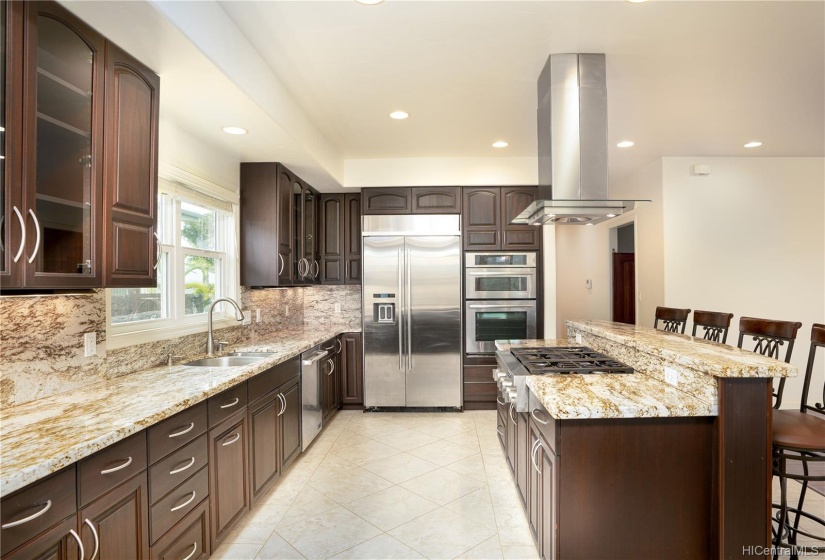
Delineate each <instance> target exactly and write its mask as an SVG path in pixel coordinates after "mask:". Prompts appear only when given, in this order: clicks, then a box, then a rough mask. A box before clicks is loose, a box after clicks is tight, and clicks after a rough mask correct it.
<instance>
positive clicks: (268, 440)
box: [249, 391, 283, 505]
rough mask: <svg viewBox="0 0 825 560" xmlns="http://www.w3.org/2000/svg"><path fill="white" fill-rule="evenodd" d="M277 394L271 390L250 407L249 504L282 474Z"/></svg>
mask: <svg viewBox="0 0 825 560" xmlns="http://www.w3.org/2000/svg"><path fill="white" fill-rule="evenodd" d="M278 395H279V393H278V392H277V391H272V392H271V393H269V394H267V395H265V396H264V397H262V398H261V399H258V400H257V401H255V402H254V403H253V404H252V405H250V407H249V490H250V493H251V495H250V503H251V504H252V505H254V504H255V503H257V501H258V500H259V499H260V498H261V496H262V495H263V494H264V492H265V491H266V490H267V489H268V488H269V486H270V484H271V483H272V482H274V481H275V480H277V479H278V478H279V477H280V476H281V462H280V457H279V456H278V453H279V451H280V448H281V430H280V419H279V415H280V414H281V412H282V410H283V402H282V401H281V399H280V398H279V396H278Z"/></svg>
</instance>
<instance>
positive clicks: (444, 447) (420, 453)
mask: <svg viewBox="0 0 825 560" xmlns="http://www.w3.org/2000/svg"><path fill="white" fill-rule="evenodd" d="M410 453H411V454H412V455H415V456H416V457H420V458H421V459H424V460H425V461H429V462H431V463H435V464H436V465H441V466H442V467H443V466H444V465H449V464H450V463H455V462H456V461H460V460H461V459H465V458H467V457H469V456H471V455H475V454H476V453H478V450H475V449H470V448H468V447H465V446H463V445H459V444H457V443H452V442H449V441H436V442H435V443H431V444H429V445H425V446H424V447H419V448H417V449H413V450H412V451H410Z"/></svg>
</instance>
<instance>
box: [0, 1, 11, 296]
mask: <svg viewBox="0 0 825 560" xmlns="http://www.w3.org/2000/svg"><path fill="white" fill-rule="evenodd" d="M8 8H9V5H8V4H7V3H6V2H0V49H2V52H0V172H1V173H0V174H1V175H2V177H3V182H2V185H0V216H2V219H3V224H2V227H0V275H2V276H3V277H2V278H0V282H2V283H4V284H5V282H4V280H6V277H7V276H8V274H9V273H10V271H9V268H10V267H9V259H8V258H7V254H6V245H8V243H9V241H10V240H9V235H8V229H9V223H8V221H7V218H8V216H7V215H6V212H7V211H8V210H9V208H8V206H9V205H8V201H7V200H6V197H7V195H8V189H7V183H9V182H10V181H9V178H8V177H7V176H6V114H7V112H8V111H7V108H6V103H7V101H8V96H7V95H6V83H7V80H6V69H7V64H6V56H7V54H8V47H7V45H6V42H7V40H8V31H7V26H8V13H7V10H8Z"/></svg>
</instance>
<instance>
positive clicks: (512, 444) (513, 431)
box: [504, 405, 518, 476]
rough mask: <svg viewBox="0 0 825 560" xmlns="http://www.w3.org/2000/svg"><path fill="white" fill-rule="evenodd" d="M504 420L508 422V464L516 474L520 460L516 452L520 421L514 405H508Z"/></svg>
mask: <svg viewBox="0 0 825 560" xmlns="http://www.w3.org/2000/svg"><path fill="white" fill-rule="evenodd" d="M504 421H505V422H506V424H507V454H506V459H507V466H508V467H510V472H512V473H513V476H515V475H516V464H517V462H518V455H517V454H516V451H517V447H518V443H517V442H518V430H517V424H518V421H517V420H516V413H515V410H514V408H513V406H512V405H507V412H506V416H505V418H504Z"/></svg>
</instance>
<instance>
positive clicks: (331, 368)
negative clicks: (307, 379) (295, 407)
mask: <svg viewBox="0 0 825 560" xmlns="http://www.w3.org/2000/svg"><path fill="white" fill-rule="evenodd" d="M333 346H334V344H333ZM320 368H321V372H320V375H321V412H322V417H323V420H324V423H326V421H327V420H328V419H329V417H330V416H331V415H332V407H333V406H335V379H334V378H333V377H332V376H333V375H334V374H335V356H334V355H332V354H330V355H329V356H327V357H326V358H324V360H323V361H322V362H321V364H320Z"/></svg>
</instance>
